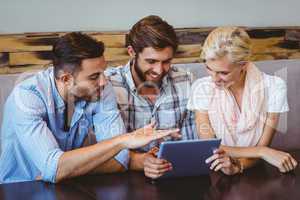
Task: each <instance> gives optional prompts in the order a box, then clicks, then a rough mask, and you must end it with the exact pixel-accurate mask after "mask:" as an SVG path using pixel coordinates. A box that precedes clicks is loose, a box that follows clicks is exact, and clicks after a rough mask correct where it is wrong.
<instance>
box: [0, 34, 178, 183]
mask: <svg viewBox="0 0 300 200" xmlns="http://www.w3.org/2000/svg"><path fill="white" fill-rule="evenodd" d="M103 52H104V45H103V43H101V42H97V41H96V40H94V39H92V38H91V37H89V36H87V35H85V34H81V33H69V34H66V35H65V36H63V37H61V38H59V39H58V41H57V42H56V44H55V45H54V47H53V57H54V59H53V67H51V66H50V67H49V68H48V69H47V70H45V71H41V72H39V73H37V74H35V75H33V76H32V77H30V78H28V79H26V80H24V81H23V82H21V83H19V84H18V85H16V87H15V88H14V89H13V91H12V93H11V94H10V96H9V97H8V99H7V101H6V104H5V107H4V119H3V125H2V130H1V131H2V141H3V146H2V147H3V152H2V154H1V157H0V183H8V182H18V181H30V180H40V179H41V180H44V181H48V182H59V181H61V180H63V179H65V178H70V177H75V176H79V175H84V174H87V173H101V172H117V171H123V170H124V169H126V167H127V164H128V159H129V156H128V150H127V149H134V148H138V147H141V146H144V145H146V144H148V143H150V142H151V141H153V140H156V139H159V138H162V137H165V136H167V135H170V134H172V135H174V136H178V134H177V132H178V130H169V131H154V128H153V124H149V125H147V126H145V127H144V128H141V129H138V130H136V131H133V132H131V133H127V134H125V131H124V130H125V129H124V124H123V121H122V119H121V117H120V114H119V111H118V109H117V105H116V101H115V96H114V93H113V90H112V86H111V84H110V83H108V82H107V81H106V78H105V76H104V74H103V72H104V70H105V68H106V63H105V59H104V57H103ZM92 133H94V135H95V137H96V140H97V143H95V144H93V145H88V146H86V147H84V144H85V143H89V142H88V141H89V140H90V137H89V136H91V135H92ZM120 133H124V134H121V135H119V134H120Z"/></svg>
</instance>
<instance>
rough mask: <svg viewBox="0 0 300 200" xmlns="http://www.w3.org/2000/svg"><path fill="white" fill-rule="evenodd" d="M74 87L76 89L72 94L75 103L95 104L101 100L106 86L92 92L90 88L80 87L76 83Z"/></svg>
mask: <svg viewBox="0 0 300 200" xmlns="http://www.w3.org/2000/svg"><path fill="white" fill-rule="evenodd" d="M73 87H74V90H73V92H72V94H73V96H74V97H75V101H80V100H84V101H87V102H95V101H98V100H99V99H100V97H101V93H102V91H103V90H104V87H105V86H101V87H99V88H97V89H95V90H93V91H91V90H89V89H88V88H82V87H78V85H77V84H76V82H75V84H74V86H73Z"/></svg>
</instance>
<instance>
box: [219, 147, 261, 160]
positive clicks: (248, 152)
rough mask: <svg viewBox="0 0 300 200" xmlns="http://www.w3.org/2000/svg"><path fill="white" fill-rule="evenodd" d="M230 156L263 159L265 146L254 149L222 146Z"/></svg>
mask: <svg viewBox="0 0 300 200" xmlns="http://www.w3.org/2000/svg"><path fill="white" fill-rule="evenodd" d="M220 148H221V149H223V150H224V151H225V152H226V153H227V154H228V155H229V156H231V157H234V158H256V159H259V158H261V152H262V151H263V148H264V147H263V146H254V147H231V146H224V145H221V146H220Z"/></svg>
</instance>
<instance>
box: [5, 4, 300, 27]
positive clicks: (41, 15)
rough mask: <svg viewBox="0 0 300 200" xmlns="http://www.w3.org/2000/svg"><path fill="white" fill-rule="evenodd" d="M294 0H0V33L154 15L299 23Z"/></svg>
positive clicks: (177, 22)
mask: <svg viewBox="0 0 300 200" xmlns="http://www.w3.org/2000/svg"><path fill="white" fill-rule="evenodd" d="M299 8H300V1H299V0H285V1H279V0H247V1H246V0H147V1H144V0H127V1H125V0H119V1H117V0H73V1H71V0H48V1H46V0H0V33H16V32H45V31H73V30H86V31H90V30H91V31H93V30H96V31H103V30H128V29H129V28H130V26H131V25H132V24H134V23H135V22H136V21H137V20H138V19H140V18H141V17H143V16H146V15H149V14H156V15H160V16H161V17H163V18H164V19H166V20H167V21H168V22H169V23H170V24H172V25H174V26H175V27H200V26H218V25H243V26H297V25H298V26H299V25H300V14H299Z"/></svg>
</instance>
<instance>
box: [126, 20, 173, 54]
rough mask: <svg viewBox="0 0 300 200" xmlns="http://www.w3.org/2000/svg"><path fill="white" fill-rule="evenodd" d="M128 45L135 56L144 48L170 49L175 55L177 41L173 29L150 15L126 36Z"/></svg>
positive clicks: (134, 26)
mask: <svg viewBox="0 0 300 200" xmlns="http://www.w3.org/2000/svg"><path fill="white" fill-rule="evenodd" d="M128 44H129V45H130V46H132V47H133V49H134V51H135V53H136V54H138V53H140V52H142V51H143V49H144V48H146V47H152V48H154V49H163V48H166V47H172V49H173V53H174V54H175V53H176V50H177V46H178V41H177V36H176V33H175V31H174V28H173V27H172V26H171V25H170V24H168V23H167V22H166V21H164V20H162V19H161V18H160V17H158V16H154V15H150V16H147V17H145V18H143V19H141V20H140V21H138V22H137V23H136V24H135V25H133V27H132V29H131V30H130V32H129V35H128Z"/></svg>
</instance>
